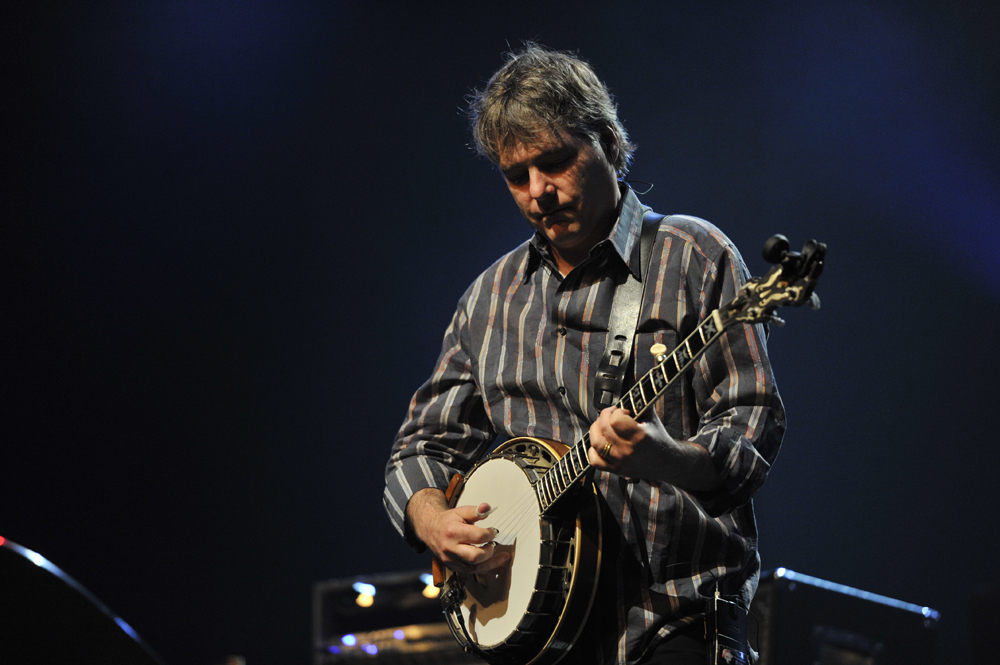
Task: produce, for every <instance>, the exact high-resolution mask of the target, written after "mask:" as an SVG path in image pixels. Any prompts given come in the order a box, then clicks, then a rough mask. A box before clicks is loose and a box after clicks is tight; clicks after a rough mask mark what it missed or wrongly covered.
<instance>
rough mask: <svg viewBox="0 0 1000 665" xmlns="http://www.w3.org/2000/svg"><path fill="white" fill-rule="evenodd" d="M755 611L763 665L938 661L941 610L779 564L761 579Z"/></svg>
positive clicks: (920, 664)
mask: <svg viewBox="0 0 1000 665" xmlns="http://www.w3.org/2000/svg"><path fill="white" fill-rule="evenodd" d="M750 613H751V615H752V617H753V618H751V619H750V622H749V628H748V633H749V637H750V644H751V646H752V647H753V648H754V649H755V650H756V651H758V652H759V653H760V660H759V661H758V663H757V665H803V664H808V665H933V663H934V643H935V637H936V634H937V630H936V629H937V623H938V621H939V619H940V615H939V614H938V612H936V611H934V610H932V609H930V608H929V607H920V606H919V605H914V604H912V603H905V602H902V601H899V600H895V599H892V598H887V597H885V596H879V595H877V594H873V593H868V592H866V591H861V590H859V589H853V588H851V587H848V586H844V585H842V584H836V583H834V582H827V581H826V580H821V579H819V578H816V577H810V576H809V575H803V574H801V573H796V572H793V571H791V570H786V569H784V568H778V569H777V570H775V571H774V572H772V573H765V574H764V575H762V576H761V580H760V586H759V587H758V589H757V595H756V596H755V597H754V601H753V604H752V605H751V606H750ZM754 618H756V623H757V628H756V630H755V629H754Z"/></svg>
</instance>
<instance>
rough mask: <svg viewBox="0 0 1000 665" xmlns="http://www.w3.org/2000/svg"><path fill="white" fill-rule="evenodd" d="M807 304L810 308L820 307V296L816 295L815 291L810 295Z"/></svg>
mask: <svg viewBox="0 0 1000 665" xmlns="http://www.w3.org/2000/svg"><path fill="white" fill-rule="evenodd" d="M806 306H808V307H809V309H819V296H818V295H816V292H815V291H814V292H813V293H812V294H811V295H810V296H809V300H808V301H807V302H806Z"/></svg>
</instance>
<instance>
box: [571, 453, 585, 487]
mask: <svg viewBox="0 0 1000 665" xmlns="http://www.w3.org/2000/svg"><path fill="white" fill-rule="evenodd" d="M569 461H570V464H571V465H572V466H573V479H574V480H575V479H576V478H578V477H579V476H580V474H581V473H583V465H582V464H580V449H579V447H578V446H573V447H572V448H570V449H569Z"/></svg>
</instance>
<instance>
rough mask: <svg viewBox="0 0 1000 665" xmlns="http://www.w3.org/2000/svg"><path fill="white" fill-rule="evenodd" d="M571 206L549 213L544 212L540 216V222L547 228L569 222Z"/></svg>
mask: <svg viewBox="0 0 1000 665" xmlns="http://www.w3.org/2000/svg"><path fill="white" fill-rule="evenodd" d="M569 212H570V206H568V205H565V206H562V207H559V208H556V209H555V210H550V211H549V212H543V213H541V214H540V215H539V216H538V220H539V221H540V222H541V223H542V224H545V225H546V226H551V225H553V224H560V223H565V222H568V221H569V219H568V213H569Z"/></svg>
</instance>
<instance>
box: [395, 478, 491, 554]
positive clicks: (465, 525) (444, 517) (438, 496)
mask: <svg viewBox="0 0 1000 665" xmlns="http://www.w3.org/2000/svg"><path fill="white" fill-rule="evenodd" d="M489 513H490V506H489V504H487V503H481V504H479V505H478V506H458V507H456V508H448V504H447V502H446V501H445V498H444V492H442V491H441V490H438V489H432V488H426V489H422V490H420V491H419V492H417V493H416V494H414V495H413V496H412V497H410V502H409V503H408V504H407V506H406V514H407V517H408V518H409V520H410V524H411V525H412V526H413V532H414V533H415V534H416V536H417V538H419V539H420V540H422V541H423V542H424V544H425V545H427V547H428V548H430V550H431V552H433V553H434V556H436V557H437V558H438V560H440V561H441V563H443V564H444V565H445V566H447V567H448V568H451V569H452V570H454V571H459V572H464V573H484V572H486V571H488V570H492V569H494V568H498V567H500V566H502V565H503V564H505V563H507V561H508V560H509V559H510V554H508V553H507V552H500V553H497V552H496V548H495V546H494V544H493V539H494V538H496V531H495V530H493V529H484V528H482V527H478V526H476V525H475V523H476V522H478V521H479V520H481V519H483V518H484V517H486V516H487V515H488V514H489Z"/></svg>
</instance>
